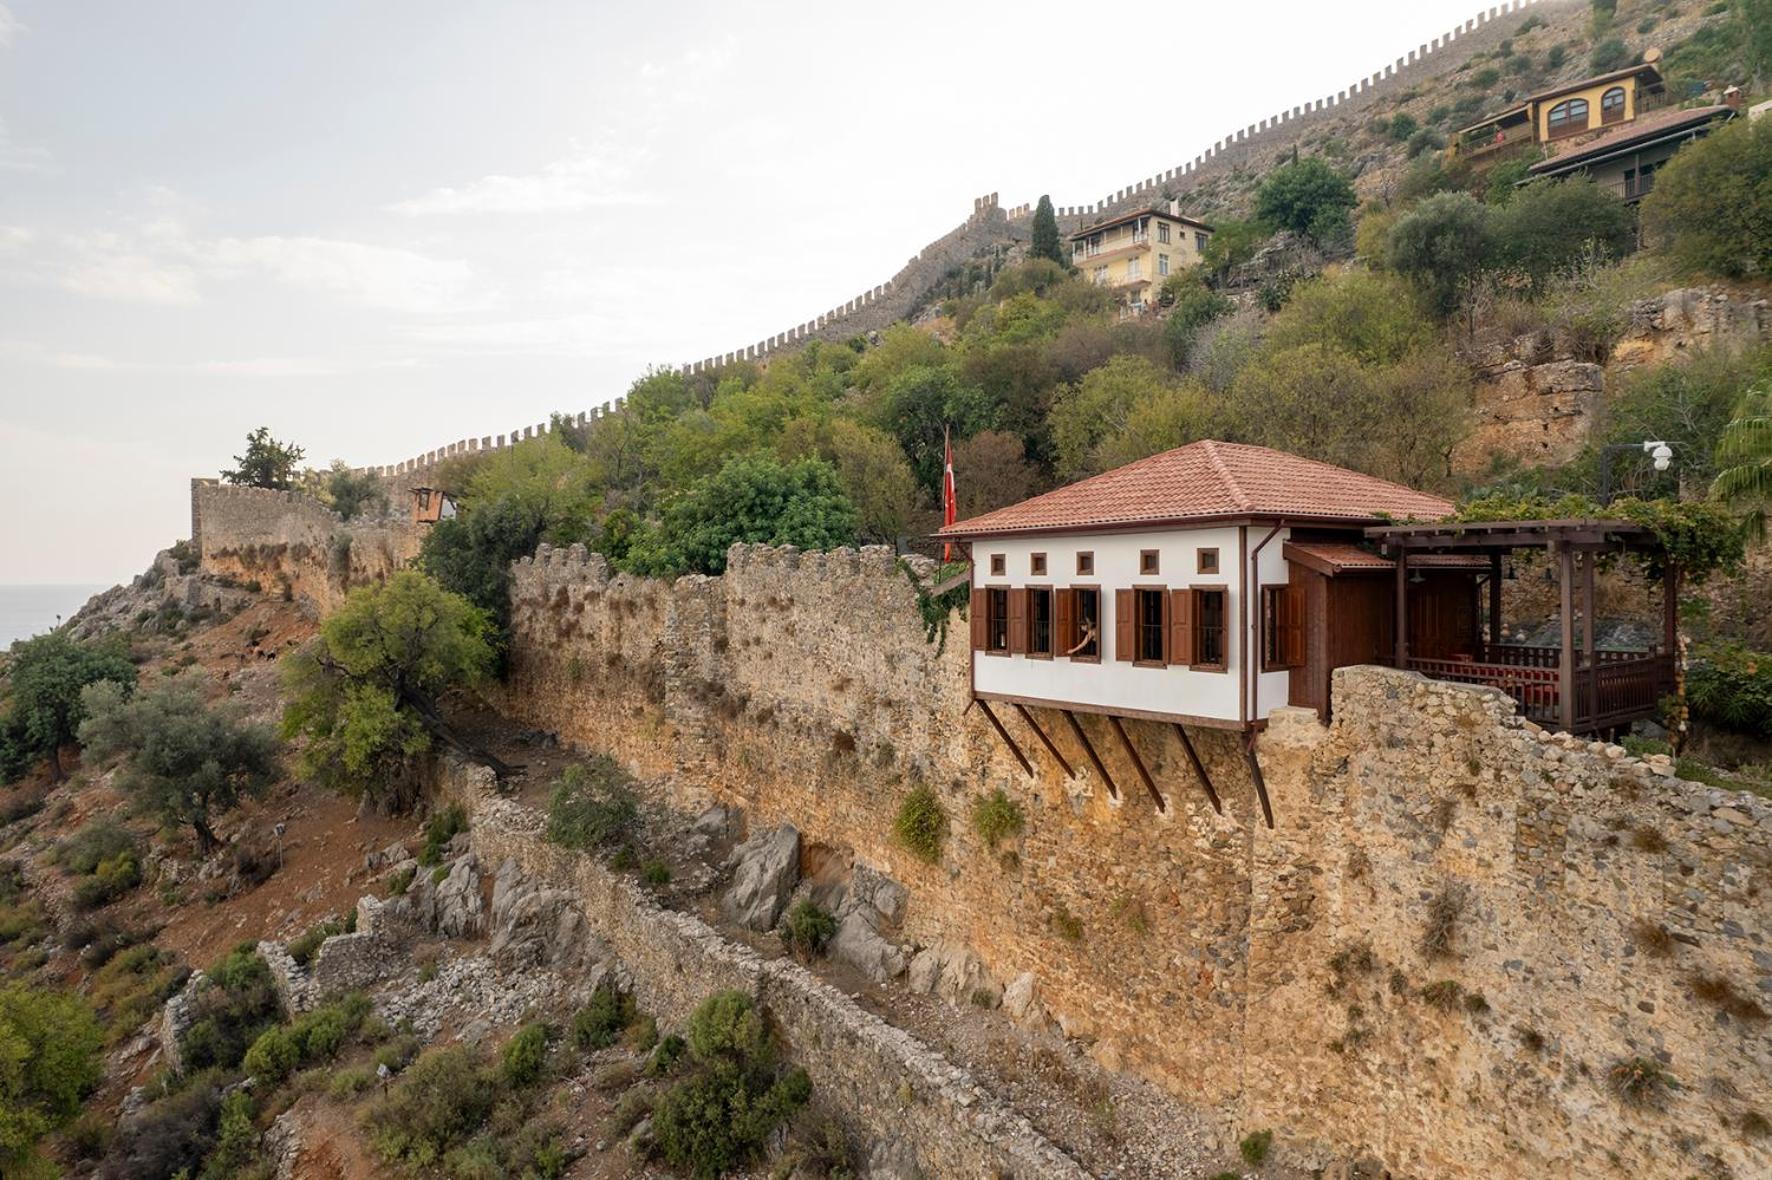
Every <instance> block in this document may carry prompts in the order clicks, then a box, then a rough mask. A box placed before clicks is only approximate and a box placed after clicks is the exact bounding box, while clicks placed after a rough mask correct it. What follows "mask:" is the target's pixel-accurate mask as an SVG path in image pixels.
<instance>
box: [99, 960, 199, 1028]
mask: <svg viewBox="0 0 1772 1180" xmlns="http://www.w3.org/2000/svg"><path fill="white" fill-rule="evenodd" d="M188 975H189V972H187V971H186V970H185V969H184V968H183V967H181V966H180V965H179V963H178V959H177V957H176V956H174V955H173V954H172V952H170V951H164V950H161V949H160V948H159V947H157V946H154V945H152V944H151V943H143V944H140V945H137V946H132V947H128V948H126V949H124V950H122V951H120V952H119V953H117V954H115V955H113V956H112V957H111V958H110V960H109V961H108V962H106V963H105V964H104V965H103V966H101V967H100V968H99V969H98V970H97V971H95V972H93V975H92V980H91V990H90V992H89V993H88V998H89V999H90V1000H91V1001H92V1006H93V1007H94V1008H96V1009H97V1010H98V1013H99V1016H100V1018H101V1019H103V1021H104V1023H105V1040H106V1041H107V1042H108V1043H112V1044H114V1043H116V1042H117V1041H120V1040H122V1039H123V1038H124V1037H125V1036H127V1035H129V1034H130V1033H132V1032H134V1031H135V1030H136V1029H137V1028H139V1027H141V1024H142V1022H143V1021H145V1020H147V1019H148V1018H149V1017H150V1016H153V1015H154V1014H155V1013H156V1012H158V1011H159V1010H160V1005H161V1004H163V1003H165V1001H166V1000H167V998H168V997H170V996H171V995H172V994H173V993H174V992H176V991H178V989H179V988H181V987H183V986H184V983H185V979H186V978H187V977H188Z"/></svg>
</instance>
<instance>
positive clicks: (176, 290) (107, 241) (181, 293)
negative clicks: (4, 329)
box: [62, 234, 201, 306]
mask: <svg viewBox="0 0 1772 1180" xmlns="http://www.w3.org/2000/svg"><path fill="white" fill-rule="evenodd" d="M73 245H74V248H75V253H76V254H77V256H78V257H79V261H76V262H75V263H74V264H73V265H72V266H70V267H69V268H68V269H67V270H66V271H65V272H64V273H63V275H62V286H64V287H66V288H67V289H68V290H70V291H73V292H74V293H75V294H78V295H85V296H88V297H90V298H93V299H116V300H122V301H124V302H129V303H158V304H167V305H173V306H179V305H189V304H193V303H197V302H199V301H200V300H201V295H200V294H199V292H198V290H197V273H196V271H195V270H194V269H192V267H191V266H190V264H189V263H188V262H186V261H183V260H180V259H177V258H168V257H165V256H161V255H158V254H156V253H154V252H151V251H148V250H142V249H139V248H137V247H135V246H134V245H132V244H130V243H127V242H125V241H123V240H122V239H120V238H118V237H117V236H116V235H115V234H94V235H88V236H85V237H80V238H76V239H74V242H73Z"/></svg>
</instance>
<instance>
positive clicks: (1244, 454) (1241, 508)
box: [936, 439, 1452, 537]
mask: <svg viewBox="0 0 1772 1180" xmlns="http://www.w3.org/2000/svg"><path fill="white" fill-rule="evenodd" d="M958 474H959V476H960V478H961V479H964V478H965V473H964V472H961V473H958ZM1451 513H1452V504H1451V503H1450V502H1449V501H1447V500H1442V499H1441V498H1440V497H1438V496H1430V495H1428V494H1427V493H1425V492H1418V491H1415V490H1414V489H1413V488H1407V487H1404V486H1403V485H1402V484H1396V483H1391V482H1390V481H1389V480H1383V479H1378V478H1375V477H1373V476H1370V475H1361V474H1360V473H1359V472H1357V471H1349V470H1347V469H1346V468H1345V467H1336V466H1333V465H1332V464H1329V463H1319V462H1317V461H1316V460H1314V459H1302V458H1300V457H1298V456H1297V455H1289V454H1286V453H1285V452H1284V451H1275V450H1271V449H1269V448H1267V447H1254V446H1248V445H1246V444H1243V443H1227V442H1218V441H1215V440H1212V439H1205V440H1202V441H1200V442H1195V443H1189V444H1188V445H1187V446H1185V447H1177V448H1176V449H1175V450H1173V451H1164V452H1163V453H1162V454H1160V455H1152V456H1151V457H1150V458H1148V459H1140V460H1139V461H1138V462H1136V463H1128V464H1127V465H1126V466H1124V467H1116V468H1115V469H1114V470H1112V471H1106V472H1103V473H1102V474H1100V475H1097V476H1093V477H1091V478H1089V479H1085V480H1082V481H1080V482H1078V483H1073V484H1069V485H1067V486H1065V487H1062V488H1058V489H1055V490H1054V491H1050V492H1047V493H1046V494H1045V495H1042V496H1035V497H1033V498H1032V499H1030V500H1023V501H1022V502H1021V503H1019V504H1011V505H1009V506H1008V507H1007V508H999V509H997V510H996V511H995V512H987V513H985V514H984V515H982V516H975V517H973V518H972V519H970V520H962V521H959V522H957V523H955V524H952V525H949V526H948V527H947V528H944V529H942V530H941V531H940V532H938V533H937V534H936V535H937V536H940V537H966V536H988V535H993V534H998V533H1024V532H1025V533H1037V532H1054V531H1061V530H1062V531H1074V530H1079V529H1088V528H1092V527H1102V528H1119V527H1124V526H1128V525H1138V524H1153V525H1155V524H1186V523H1188V522H1190V521H1195V520H1205V519H1213V518H1225V517H1250V516H1253V517H1267V518H1276V517H1285V518H1287V519H1289V520H1336V521H1350V522H1351V521H1373V522H1376V521H1380V520H1383V519H1384V518H1386V517H1390V518H1394V519H1413V520H1439V519H1441V518H1443V517H1445V516H1449V515H1450V514H1451Z"/></svg>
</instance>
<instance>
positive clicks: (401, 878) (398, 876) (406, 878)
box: [388, 865, 418, 897]
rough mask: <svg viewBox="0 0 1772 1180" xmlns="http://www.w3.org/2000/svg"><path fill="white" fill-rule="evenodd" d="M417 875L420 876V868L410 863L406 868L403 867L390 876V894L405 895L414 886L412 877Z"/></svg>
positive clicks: (390, 895)
mask: <svg viewBox="0 0 1772 1180" xmlns="http://www.w3.org/2000/svg"><path fill="white" fill-rule="evenodd" d="M416 876H418V868H417V867H416V866H413V865H408V866H407V867H406V868H403V869H401V870H400V871H399V872H397V873H395V874H394V875H393V876H391V877H389V878H388V896H389V897H402V896H404V895H405V893H406V891H407V890H408V889H410V888H412V879H413V878H414V877H416Z"/></svg>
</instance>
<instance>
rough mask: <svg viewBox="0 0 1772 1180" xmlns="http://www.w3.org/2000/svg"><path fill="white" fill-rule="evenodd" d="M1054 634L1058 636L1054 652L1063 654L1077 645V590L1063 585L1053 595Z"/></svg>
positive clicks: (1057, 654)
mask: <svg viewBox="0 0 1772 1180" xmlns="http://www.w3.org/2000/svg"><path fill="white" fill-rule="evenodd" d="M1052 626H1053V634H1054V635H1056V636H1057V637H1058V641H1057V642H1056V643H1054V644H1053V645H1052V646H1053V652H1052V654H1053V655H1055V656H1062V655H1063V654H1064V653H1065V652H1067V651H1069V650H1071V648H1073V647H1075V646H1077V592H1076V591H1075V590H1072V589H1071V588H1070V587H1068V586H1065V587H1061V588H1060V589H1058V590H1057V591H1055V592H1054V593H1053V595H1052Z"/></svg>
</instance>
